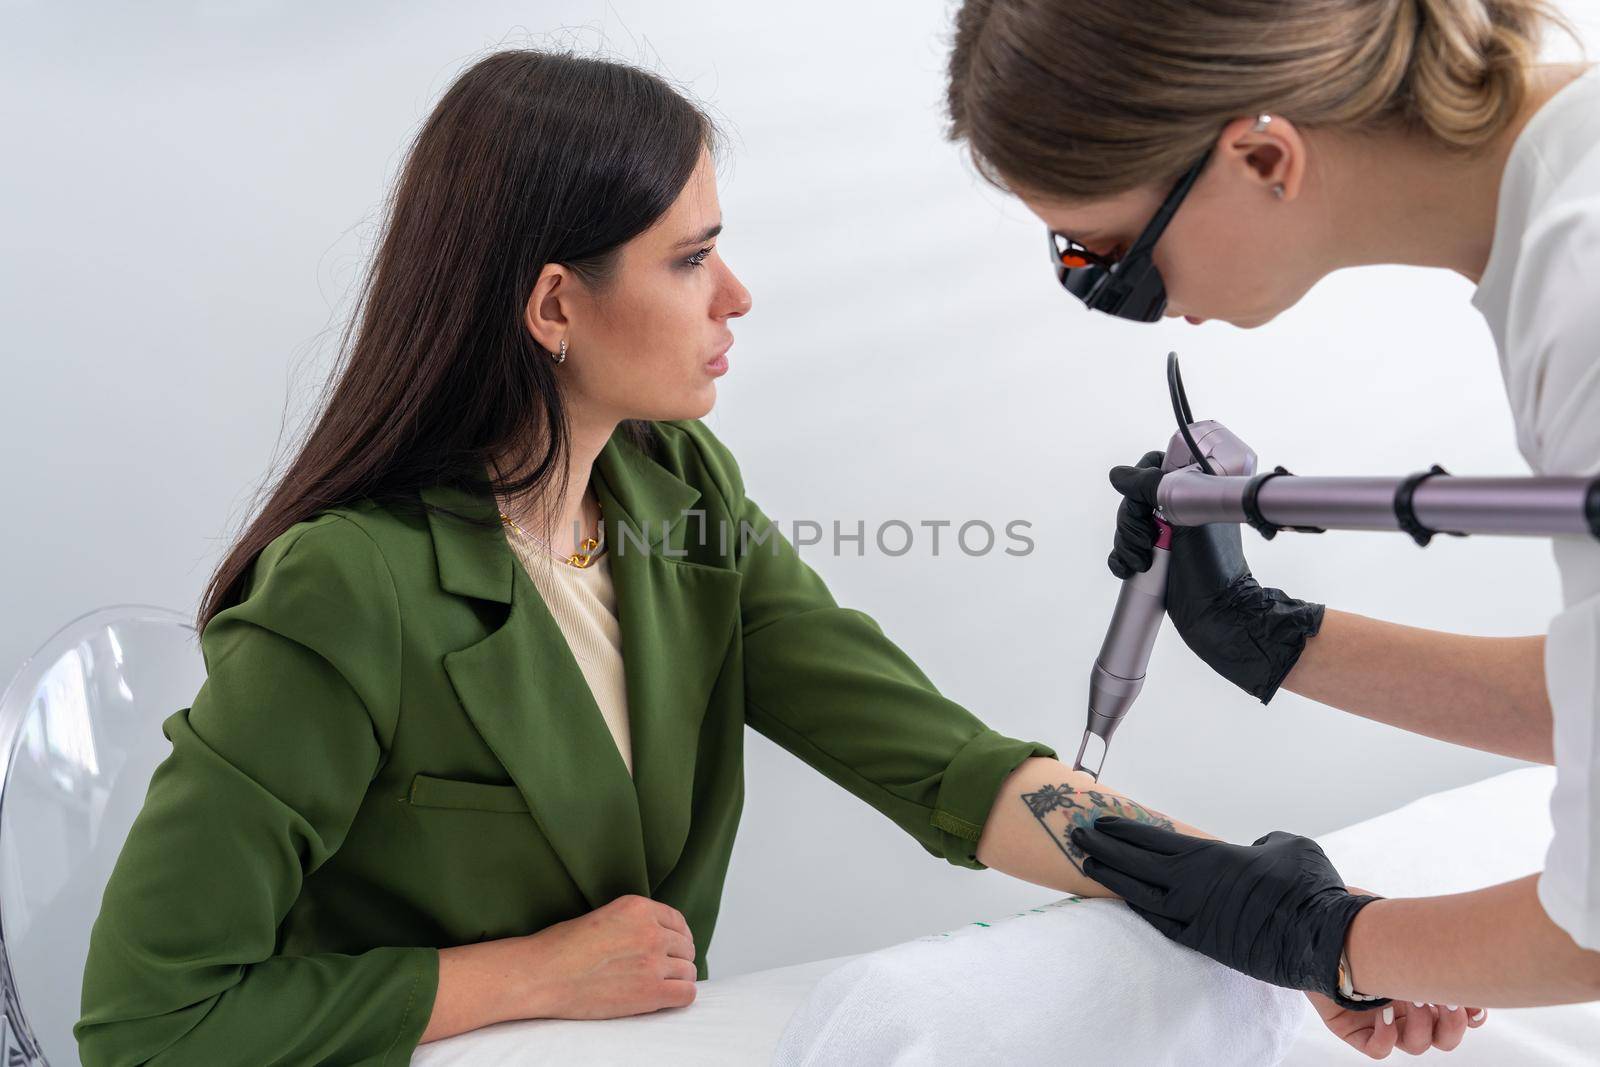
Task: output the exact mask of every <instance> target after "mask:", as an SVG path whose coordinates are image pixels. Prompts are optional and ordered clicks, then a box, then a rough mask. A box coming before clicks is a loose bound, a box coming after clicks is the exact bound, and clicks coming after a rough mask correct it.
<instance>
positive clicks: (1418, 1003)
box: [1411, 1000, 1423, 1008]
mask: <svg viewBox="0 0 1600 1067" xmlns="http://www.w3.org/2000/svg"><path fill="white" fill-rule="evenodd" d="M1411 1003H1412V1005H1413V1006H1415V1007H1418V1008H1420V1007H1422V1006H1423V1004H1422V1001H1420V1000H1413V1001H1412V1002H1411Z"/></svg>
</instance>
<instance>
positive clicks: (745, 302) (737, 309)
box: [724, 271, 752, 319]
mask: <svg viewBox="0 0 1600 1067" xmlns="http://www.w3.org/2000/svg"><path fill="white" fill-rule="evenodd" d="M725 299H726V301H727V302H726V304H725V305H724V306H725V307H726V311H725V312H724V314H725V315H726V316H727V317H728V318H730V319H736V318H738V317H739V316H740V315H743V314H746V313H747V312H749V310H750V305H751V303H752V301H751V298H750V290H748V289H746V288H745V287H744V285H743V284H742V283H740V281H739V279H738V278H736V277H734V275H733V272H732V271H729V272H728V284H727V290H726V297H725Z"/></svg>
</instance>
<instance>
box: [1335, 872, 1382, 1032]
mask: <svg viewBox="0 0 1600 1067" xmlns="http://www.w3.org/2000/svg"><path fill="white" fill-rule="evenodd" d="M1350 893H1351V895H1352V897H1353V898H1354V899H1355V900H1356V901H1357V904H1356V911H1355V913H1354V914H1353V915H1352V916H1351V917H1350V922H1349V924H1348V925H1347V926H1346V927H1345V933H1344V943H1343V945H1342V947H1341V949H1340V953H1339V979H1340V981H1339V993H1340V996H1339V997H1338V998H1336V999H1338V1000H1339V1002H1340V1003H1341V1004H1342V1005H1343V1006H1345V1007H1354V1008H1357V1009H1358V1010H1365V1009H1370V1008H1375V1007H1382V1006H1383V1005H1385V1004H1387V1003H1389V999H1390V998H1388V997H1386V996H1382V995H1380V994H1377V993H1375V992H1373V990H1374V988H1376V983H1375V979H1374V977H1373V973H1372V969H1371V967H1370V964H1371V962H1372V961H1371V959H1370V957H1369V956H1367V955H1366V954H1364V953H1362V952H1361V951H1359V949H1358V947H1357V946H1358V945H1365V944H1366V942H1367V938H1366V934H1367V933H1368V932H1369V924H1370V922H1371V921H1372V919H1373V918H1375V917H1379V916H1380V915H1381V913H1380V912H1375V911H1373V908H1374V907H1380V908H1381V906H1382V905H1384V904H1386V903H1387V901H1385V900H1384V899H1383V898H1382V897H1374V896H1370V895H1368V894H1363V893H1362V892H1361V891H1360V890H1357V889H1354V888H1352V889H1351V890H1350ZM1362 961H1365V962H1366V963H1368V964H1369V966H1368V967H1367V968H1366V969H1365V970H1363V969H1362V968H1361V966H1360V963H1361V962H1362ZM1347 1002H1348V1003H1347Z"/></svg>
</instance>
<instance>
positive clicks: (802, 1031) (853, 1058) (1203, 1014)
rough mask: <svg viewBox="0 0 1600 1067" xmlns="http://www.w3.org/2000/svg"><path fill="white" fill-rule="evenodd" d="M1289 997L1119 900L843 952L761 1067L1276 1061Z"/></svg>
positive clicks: (1290, 1016) (1298, 1012)
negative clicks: (1170, 935)
mask: <svg viewBox="0 0 1600 1067" xmlns="http://www.w3.org/2000/svg"><path fill="white" fill-rule="evenodd" d="M1308 1015H1309V1016H1311V1018H1312V1021H1315V1013H1314V1012H1313V1011H1312V1009H1311V1006H1310V1003H1309V1002H1308V1001H1307V1000H1306V998H1305V996H1304V995H1303V994H1301V993H1297V992H1293V991H1290V990H1285V989H1279V988H1277V987H1275V986H1270V985H1266V984H1265V983H1262V982H1257V981H1256V980H1254V979H1252V978H1247V977H1245V976H1244V975H1242V974H1239V973H1237V972H1235V971H1231V970H1229V969H1227V968H1226V967H1223V966H1221V965H1219V964H1216V963H1213V962H1212V961H1211V960H1209V959H1207V958H1206V957H1204V956H1202V955H1200V954H1199V953H1197V952H1193V951H1191V950H1189V949H1186V948H1183V947H1182V946H1179V945H1175V944H1173V943H1172V942H1170V941H1168V940H1167V939H1166V938H1164V937H1162V936H1161V935H1160V934H1159V933H1157V932H1156V931H1155V930H1154V929H1153V928H1151V927H1150V926H1149V925H1148V924H1147V923H1145V922H1144V920H1142V919H1140V918H1139V917H1138V916H1137V915H1134V914H1133V913H1132V912H1131V911H1129V910H1128V908H1127V906H1126V905H1124V904H1123V903H1122V902H1121V901H1113V900H1084V899H1081V898H1078V897H1065V898H1063V899H1061V900H1057V901H1054V902H1052V903H1050V904H1045V905H1043V906H1041V907H1037V908H1031V909H1029V910H1027V911H1023V912H1018V913H1016V914H1014V915H1011V916H1008V917H1006V918H1003V919H999V920H996V921H988V922H973V923H969V924H967V925H966V926H963V927H960V928H959V929H956V930H951V931H949V932H947V933H942V934H931V935H929V936H926V937H920V938H917V939H916V940H913V941H907V942H905V943H903V944H899V945H894V946H891V947H889V948H886V949H882V950H880V951H877V952H869V953H867V954H865V955H862V956H858V957H856V958H855V959H853V960H851V961H849V962H848V963H846V964H844V965H843V966H841V967H839V968H838V969H836V970H834V971H832V972H831V973H829V974H828V975H826V976H825V977H823V978H822V979H821V980H820V981H819V982H818V983H817V985H816V986H815V987H814V988H813V989H812V991H811V994H810V996H809V997H807V999H806V1000H805V1001H804V1002H803V1003H801V1005H800V1006H799V1007H798V1008H797V1009H796V1010H795V1013H794V1015H792V1016H791V1017H790V1019H789V1022H788V1025H787V1026H786V1027H785V1028H784V1032H783V1035H782V1037H781V1038H780V1039H779V1041H778V1047H777V1050H776V1053H775V1055H774V1058H773V1061H772V1063H773V1067H832V1065H834V1064H841V1065H845V1064H848V1065H851V1067H854V1065H857V1064H866V1063H870V1064H874V1065H879V1064H882V1065H906V1067H913V1065H915V1067H921V1065H936V1064H962V1065H966V1064H973V1063H1039V1064H1049V1063H1069V1064H1073V1065H1074V1067H1093V1065H1097V1064H1140V1065H1150V1067H1155V1065H1160V1064H1174V1065H1178V1064H1182V1065H1185V1067H1194V1065H1200V1064H1228V1065H1230V1067H1231V1065H1235V1064H1264V1065H1266V1064H1275V1063H1278V1062H1279V1061H1280V1060H1281V1059H1282V1058H1283V1056H1284V1054H1285V1052H1286V1051H1287V1050H1288V1048H1289V1046H1290V1045H1291V1044H1293V1042H1294V1039H1295V1037H1296V1035H1297V1034H1298V1032H1299V1030H1300V1028H1301V1027H1302V1026H1303V1025H1305V1023H1306V1021H1307V1016H1308Z"/></svg>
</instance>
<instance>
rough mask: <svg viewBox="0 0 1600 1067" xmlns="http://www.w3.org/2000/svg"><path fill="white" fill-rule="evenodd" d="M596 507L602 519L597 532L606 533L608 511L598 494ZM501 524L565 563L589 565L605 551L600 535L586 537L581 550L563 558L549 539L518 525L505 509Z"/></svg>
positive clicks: (501, 514)
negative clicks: (602, 547)
mask: <svg viewBox="0 0 1600 1067" xmlns="http://www.w3.org/2000/svg"><path fill="white" fill-rule="evenodd" d="M594 507H595V510H596V511H597V512H599V514H600V521H599V522H598V523H597V524H596V529H595V532H596V533H597V534H604V533H605V529H606V526H605V523H606V513H605V508H604V507H602V506H601V504H600V498H599V497H598V496H597V497H595V501H594ZM500 524H501V525H502V526H509V527H511V528H512V529H513V530H515V531H517V533H519V534H521V535H522V536H523V537H526V538H527V539H528V540H530V541H534V542H536V543H538V544H540V545H542V546H543V547H544V549H545V551H546V552H549V553H550V554H551V555H552V556H555V557H556V558H557V559H560V560H561V561H562V562H563V563H566V564H567V565H569V566H572V567H579V568H583V567H588V566H589V565H591V564H592V563H594V561H595V559H597V558H598V557H599V556H600V554H601V551H603V550H602V549H601V547H600V538H599V537H586V538H584V539H583V544H582V545H580V546H579V551H577V552H574V553H572V554H571V555H570V556H567V557H566V558H564V559H563V558H562V557H561V556H560V555H559V554H558V553H557V552H556V550H555V549H554V548H552V547H550V542H549V541H546V540H545V539H544V538H542V537H538V536H535V535H534V534H531V533H529V532H528V531H526V530H524V529H523V528H522V527H521V526H518V525H517V523H516V520H514V519H512V517H511V516H510V515H507V514H506V513H505V512H504V511H502V512H500Z"/></svg>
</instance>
